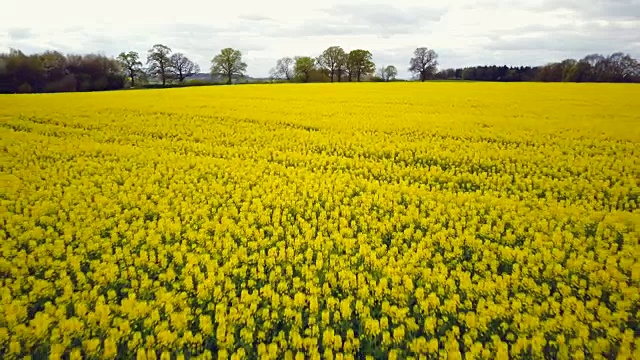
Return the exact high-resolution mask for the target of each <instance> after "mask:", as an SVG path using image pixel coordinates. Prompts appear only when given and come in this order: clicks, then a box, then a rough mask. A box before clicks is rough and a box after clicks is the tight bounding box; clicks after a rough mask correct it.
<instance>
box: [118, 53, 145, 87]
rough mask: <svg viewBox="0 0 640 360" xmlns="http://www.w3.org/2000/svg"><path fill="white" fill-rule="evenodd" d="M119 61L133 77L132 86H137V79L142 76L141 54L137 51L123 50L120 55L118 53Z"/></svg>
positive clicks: (131, 77)
mask: <svg viewBox="0 0 640 360" xmlns="http://www.w3.org/2000/svg"><path fill="white" fill-rule="evenodd" d="M118 61H119V62H120V64H121V65H122V67H123V68H124V69H125V71H126V72H127V75H128V76H129V78H130V79H131V87H135V86H136V83H135V79H136V78H137V77H138V76H140V72H142V62H141V61H140V55H138V53H137V52H135V51H129V52H128V53H124V52H121V53H120V55H118Z"/></svg>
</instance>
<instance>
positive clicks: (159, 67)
mask: <svg viewBox="0 0 640 360" xmlns="http://www.w3.org/2000/svg"><path fill="white" fill-rule="evenodd" d="M169 54H171V48H169V47H168V46H165V45H162V44H156V45H153V47H152V48H151V49H150V50H149V52H148V55H147V64H148V65H149V73H150V74H152V75H155V76H157V77H159V78H160V79H162V86H165V84H166V83H167V78H168V76H169V70H170V65H171V61H170V59H169Z"/></svg>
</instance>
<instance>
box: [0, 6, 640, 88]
mask: <svg viewBox="0 0 640 360" xmlns="http://www.w3.org/2000/svg"><path fill="white" fill-rule="evenodd" d="M0 9H1V10H2V11H0V51H8V49H9V48H16V49H20V50H22V51H24V52H25V53H33V52H39V51H44V50H59V51H61V52H63V53H89V52H97V53H103V54H106V55H114V56H115V55H117V54H118V53H120V52H121V51H130V50H133V51H138V52H139V53H140V54H141V56H142V57H146V51H147V50H148V49H149V48H150V47H151V46H152V45H153V44H156V43H162V44H165V45H167V46H169V47H171V48H172V49H173V51H174V52H183V53H184V54H185V55H187V56H188V57H189V58H191V59H192V60H194V61H196V62H197V63H198V64H200V67H201V68H202V69H203V70H204V71H208V69H209V68H210V60H211V58H212V57H213V56H214V55H215V54H216V53H218V52H219V51H220V49H222V48H224V47H233V48H237V49H240V50H241V51H242V53H243V54H244V59H245V62H246V63H247V64H248V73H249V75H251V76H254V77H260V76H267V75H268V73H269V69H270V68H271V67H273V66H274V64H275V62H276V60H277V59H278V58H280V57H283V56H296V55H311V56H317V55H318V54H319V53H321V52H322V50H324V49H325V48H327V47H329V46H332V45H340V46H342V47H343V48H344V49H345V50H347V51H349V50H352V49H356V48H362V49H367V50H370V51H371V52H372V53H373V56H374V61H375V62H376V64H377V65H378V66H380V65H389V64H391V65H395V66H396V67H397V68H398V70H399V72H400V76H401V77H407V76H408V74H407V67H408V62H409V59H410V57H411V55H412V52H413V50H414V49H415V48H416V47H419V46H426V47H429V48H433V49H434V50H436V52H437V53H438V54H439V62H440V65H441V67H462V66H468V65H486V64H506V65H525V64H528V65H541V64H545V63H547V62H552V61H559V60H562V59H564V58H568V57H572V58H581V57H583V56H584V55H586V54H589V53H604V54H608V53H613V52H616V51H622V52H625V53H629V54H631V55H632V56H634V57H636V58H640V0H531V1H523V0H514V1H504V0H502V1H501V0H449V1H448V2H446V5H445V2H444V1H443V2H441V4H438V2H430V3H428V2H427V1H422V0H394V1H385V0H383V1H379V2H375V0H374V1H348V2H347V1H334V0H322V1H317V2H303V1H300V0H298V1H291V0H269V1H259V0H254V1H248V0H235V1H231V2H229V3H228V5H222V4H221V2H220V1H216V0H185V1H172V2H168V1H164V0H158V1H144V2H141V1H135V0H109V1H90V0H6V1H4V4H2V5H1V6H0Z"/></svg>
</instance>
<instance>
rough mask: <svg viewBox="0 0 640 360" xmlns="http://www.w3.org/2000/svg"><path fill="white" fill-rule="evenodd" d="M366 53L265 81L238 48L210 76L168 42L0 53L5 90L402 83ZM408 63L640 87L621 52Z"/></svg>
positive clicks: (433, 72)
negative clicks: (486, 62) (544, 59)
mask: <svg viewBox="0 0 640 360" xmlns="http://www.w3.org/2000/svg"><path fill="white" fill-rule="evenodd" d="M372 59H373V54H372V53H371V52H370V51H368V50H365V49H355V50H351V51H349V52H347V51H345V50H343V49H342V48H341V47H340V46H332V47H329V48H328V49H326V50H324V51H323V52H322V53H321V54H320V55H318V56H295V57H283V58H281V59H279V60H278V61H277V62H276V64H274V65H275V66H274V68H273V69H271V72H270V77H269V78H267V79H253V78H250V77H248V76H247V67H248V65H247V64H246V63H245V62H244V61H243V60H242V53H241V52H240V51H239V50H236V49H232V48H226V49H223V50H221V51H220V53H219V54H217V55H215V56H214V57H213V58H212V59H211V68H210V71H209V72H206V73H202V72H200V68H199V66H198V65H197V64H195V63H194V62H193V61H191V60H190V59H189V58H188V57H187V56H186V55H184V54H182V53H177V52H173V51H172V50H171V48H169V47H168V46H166V45H162V44H156V45H154V46H153V47H152V48H151V49H149V51H148V52H147V54H146V56H145V57H144V58H143V57H142V56H141V55H140V54H138V53H137V52H134V51H129V52H122V53H121V54H119V55H118V56H117V57H108V56H105V55H99V54H87V55H76V54H67V55H65V54H62V53H60V52H58V51H46V52H43V53H39V54H31V55H26V54H24V53H23V52H21V51H19V50H13V49H12V50H10V51H9V53H4V54H0V93H43V92H73V91H103V90H117V89H124V88H146V87H168V86H195V85H210V84H232V83H242V82H341V81H356V82H357V81H399V80H398V79H397V75H398V67H400V66H401V65H399V64H397V65H394V64H384V66H379V67H378V66H376V64H374V63H373V60H372ZM402 66H407V68H408V70H409V71H410V73H411V74H412V75H413V76H412V79H411V80H414V81H429V80H470V81H504V82H515V81H541V82H616V83H622V82H624V83H638V82H640V63H639V62H638V60H637V59H634V58H632V57H631V56H630V55H628V54H624V53H621V52H618V53H614V54H611V55H600V54H591V55H587V56H585V57H584V58H583V59H580V60H576V59H566V60H563V61H561V62H557V63H550V64H547V65H544V66H520V67H513V66H496V65H491V66H473V67H466V68H458V69H442V68H439V66H438V54H437V53H436V52H435V51H434V50H433V49H429V48H426V47H420V48H417V49H416V50H415V51H414V52H413V55H412V56H411V57H409V56H408V62H407V65H402Z"/></svg>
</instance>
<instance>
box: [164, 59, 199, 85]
mask: <svg viewBox="0 0 640 360" xmlns="http://www.w3.org/2000/svg"><path fill="white" fill-rule="evenodd" d="M169 62H170V69H171V72H172V73H173V75H174V76H175V77H176V78H177V79H178V81H179V82H183V81H184V79H186V78H188V77H189V76H193V75H195V74H197V73H199V72H200V66H198V64H196V63H194V62H193V61H191V60H189V58H188V57H186V56H184V54H182V53H175V54H173V55H171V58H169Z"/></svg>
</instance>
